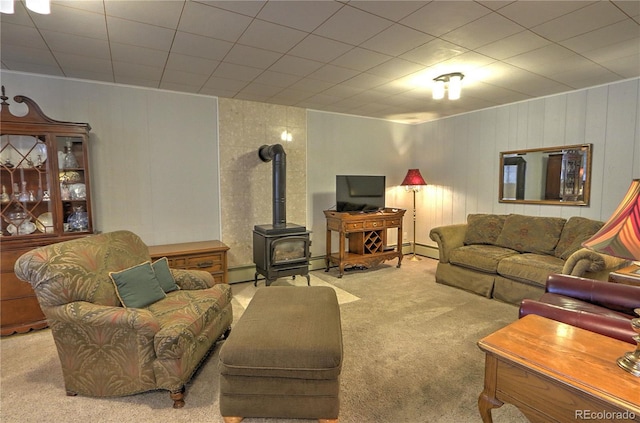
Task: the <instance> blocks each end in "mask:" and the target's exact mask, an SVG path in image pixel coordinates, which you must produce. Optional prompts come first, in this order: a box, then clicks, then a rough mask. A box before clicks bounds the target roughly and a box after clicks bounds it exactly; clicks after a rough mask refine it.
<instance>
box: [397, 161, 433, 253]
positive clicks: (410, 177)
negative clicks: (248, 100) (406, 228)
mask: <svg viewBox="0 0 640 423" xmlns="http://www.w3.org/2000/svg"><path fill="white" fill-rule="evenodd" d="M400 185H401V186H404V187H405V189H406V190H407V191H409V190H411V191H413V247H412V253H413V254H412V257H411V258H410V259H409V260H411V261H419V260H422V259H421V258H420V257H418V256H416V192H417V191H420V187H421V186H422V185H427V183H426V182H425V180H424V178H423V177H422V175H421V174H420V170H419V169H409V170H408V171H407V176H405V177H404V180H403V181H402V183H401V184H400Z"/></svg>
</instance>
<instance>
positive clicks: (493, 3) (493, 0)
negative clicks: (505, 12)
mask: <svg viewBox="0 0 640 423" xmlns="http://www.w3.org/2000/svg"><path fill="white" fill-rule="evenodd" d="M513 2H514V0H487V1H482V0H478V3H480V4H481V5H483V6H484V7H488V8H489V9H491V10H499V9H502V8H503V7H505V6H508V5H510V4H511V3H513Z"/></svg>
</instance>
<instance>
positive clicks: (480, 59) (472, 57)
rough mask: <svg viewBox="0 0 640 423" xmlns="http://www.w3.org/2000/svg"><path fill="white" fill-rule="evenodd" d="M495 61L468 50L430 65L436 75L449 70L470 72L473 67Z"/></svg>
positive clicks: (479, 66)
mask: <svg viewBox="0 0 640 423" xmlns="http://www.w3.org/2000/svg"><path fill="white" fill-rule="evenodd" d="M493 62H495V59H493V58H491V57H488V56H485V55H483V54H480V53H476V52H475V51H468V52H466V53H462V54H460V55H458V56H455V57H452V58H451V59H449V60H445V61H443V62H440V63H438V64H436V65H434V66H432V67H431V69H432V70H433V71H434V72H435V73H436V76H437V75H442V74H443V73H451V72H462V73H465V74H467V73H471V72H473V70H474V69H477V68H481V67H483V66H486V65H488V64H489V63H493Z"/></svg>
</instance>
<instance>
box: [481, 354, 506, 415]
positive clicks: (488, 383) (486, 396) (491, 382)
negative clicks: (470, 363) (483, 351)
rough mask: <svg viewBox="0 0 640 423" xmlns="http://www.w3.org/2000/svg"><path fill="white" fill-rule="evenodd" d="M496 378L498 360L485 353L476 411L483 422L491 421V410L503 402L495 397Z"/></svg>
mask: <svg viewBox="0 0 640 423" xmlns="http://www.w3.org/2000/svg"><path fill="white" fill-rule="evenodd" d="M497 380H498V360H497V358H496V357H494V356H492V355H490V354H487V355H486V357H485V360H484V390H483V391H482V392H481V393H480V396H479V397H478V411H479V412H480V417H482V421H483V422H484V423H492V422H493V419H492V418H491V410H492V409H494V408H498V407H501V406H502V404H503V402H502V401H500V400H499V399H497V398H496V389H497Z"/></svg>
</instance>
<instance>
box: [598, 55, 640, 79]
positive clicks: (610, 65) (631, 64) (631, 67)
mask: <svg viewBox="0 0 640 423" xmlns="http://www.w3.org/2000/svg"><path fill="white" fill-rule="evenodd" d="M602 66H604V67H606V68H607V69H610V70H611V71H612V72H615V73H616V74H618V75H620V76H622V77H623V78H636V77H637V76H638V69H640V53H638V52H636V53H635V54H632V55H629V56H624V57H619V58H616V59H611V60H607V61H603V62H602Z"/></svg>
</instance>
